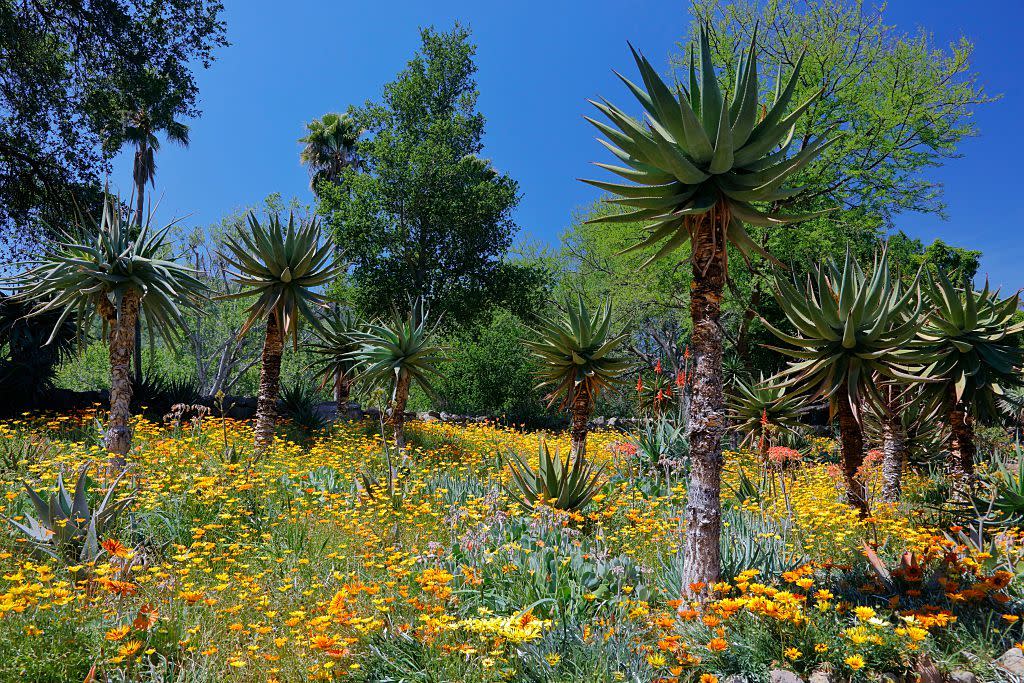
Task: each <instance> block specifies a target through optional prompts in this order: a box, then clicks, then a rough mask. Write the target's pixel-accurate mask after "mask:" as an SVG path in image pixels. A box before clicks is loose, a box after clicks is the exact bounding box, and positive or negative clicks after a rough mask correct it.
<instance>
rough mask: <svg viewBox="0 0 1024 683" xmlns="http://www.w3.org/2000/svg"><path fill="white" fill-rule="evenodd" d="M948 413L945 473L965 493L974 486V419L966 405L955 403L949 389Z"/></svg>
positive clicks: (957, 488)
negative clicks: (947, 454)
mask: <svg viewBox="0 0 1024 683" xmlns="http://www.w3.org/2000/svg"><path fill="white" fill-rule="evenodd" d="M950 404H951V405H952V408H951V409H950V411H949V436H950V438H949V463H948V465H947V471H948V474H949V476H950V478H951V479H952V480H953V485H954V488H955V489H956V490H958V491H959V492H960V493H966V492H967V491H969V490H970V489H971V488H973V486H974V456H975V453H976V449H975V446H974V418H973V417H971V414H970V411H969V410H968V407H967V405H965V404H964V402H963V401H957V400H956V395H955V394H954V393H953V390H952V389H950Z"/></svg>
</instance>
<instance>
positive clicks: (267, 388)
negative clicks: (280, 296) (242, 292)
mask: <svg viewBox="0 0 1024 683" xmlns="http://www.w3.org/2000/svg"><path fill="white" fill-rule="evenodd" d="M283 349H284V336H283V335H282V333H281V326H280V325H279V324H278V320H277V314H276V313H271V314H270V315H269V316H268V317H267V336H266V339H265V340H264V342H263V356H262V358H261V361H262V362H261V365H260V393H259V397H258V398H257V400H256V429H255V444H256V455H258V456H259V455H263V453H264V452H265V451H266V449H267V448H269V447H270V445H271V444H273V443H274V427H275V424H276V422H277V396H278V394H279V393H280V391H281V352H282V350H283Z"/></svg>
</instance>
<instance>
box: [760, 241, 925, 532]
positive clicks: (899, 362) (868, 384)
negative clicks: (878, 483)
mask: <svg viewBox="0 0 1024 683" xmlns="http://www.w3.org/2000/svg"><path fill="white" fill-rule="evenodd" d="M774 285H775V286H774V293H775V299H776V300H777V301H778V302H779V306H780V307H781V308H782V311H783V313H785V315H786V318H787V319H788V320H789V322H790V324H791V325H792V326H793V327H794V328H796V334H795V335H791V334H787V333H785V332H782V331H781V330H779V329H777V328H776V327H774V326H772V325H771V324H770V323H767V322H765V326H766V327H767V328H768V329H769V330H771V332H772V333H773V334H774V335H775V336H776V337H778V338H779V339H781V340H782V341H784V342H785V343H786V344H787V345H788V346H786V347H783V348H776V350H777V351H779V352H781V353H783V354H785V355H787V356H790V357H792V358H795V359H796V360H795V361H793V362H791V363H790V364H789V367H788V368H787V369H785V370H783V371H782V372H780V373H779V375H778V376H777V377H776V378H775V379H774V380H773V385H774V386H776V387H779V388H785V389H787V390H790V391H792V392H793V393H794V394H803V395H806V396H809V397H810V398H812V399H816V398H826V399H828V402H829V409H830V415H831V416H833V417H834V416H836V415H838V417H839V433H840V442H841V446H842V456H843V471H844V474H845V476H846V482H847V487H848V490H849V498H850V502H851V503H852V504H853V505H855V506H856V507H858V508H860V510H861V511H862V512H863V513H866V512H867V496H866V491H865V488H864V484H863V482H860V481H858V480H857V478H856V474H857V470H858V469H859V468H860V466H861V464H862V463H863V460H864V435H863V431H862V428H861V406H862V403H863V402H864V401H867V402H871V403H873V404H875V405H882V404H883V400H882V398H881V395H880V391H879V383H880V381H881V380H883V379H888V380H905V381H910V382H915V381H918V377H917V376H916V375H914V374H912V373H911V371H910V368H909V367H908V366H907V365H906V363H905V362H904V356H905V355H906V349H907V346H908V344H910V342H911V340H913V338H914V333H915V331H916V329H917V327H918V324H919V323H918V316H919V314H920V311H921V301H920V297H918V296H916V293H917V285H916V283H915V284H914V285H913V286H911V287H909V288H907V289H906V291H902V289H901V287H900V284H899V282H898V281H894V280H892V279H890V276H889V263H888V258H887V255H886V252H885V251H884V250H883V251H882V254H881V257H876V258H875V262H874V268H873V272H872V274H871V276H870V277H868V276H867V275H865V273H864V271H863V270H862V269H861V267H860V265H859V264H858V263H857V262H856V261H855V260H854V259H853V258H852V257H851V256H850V251H849V249H847V252H846V259H845V261H844V263H843V267H842V269H841V270H840V269H839V268H838V267H837V266H836V264H835V262H833V261H829V262H827V263H825V264H824V265H819V266H817V268H816V269H815V273H814V276H808V278H807V286H806V287H804V288H800V287H799V285H798V284H797V283H796V282H795V281H793V282H792V283H790V282H787V281H786V279H785V278H782V277H779V276H776V277H775V278H774ZM794 347H795V348H794ZM918 357H919V358H920V355H919V356H918Z"/></svg>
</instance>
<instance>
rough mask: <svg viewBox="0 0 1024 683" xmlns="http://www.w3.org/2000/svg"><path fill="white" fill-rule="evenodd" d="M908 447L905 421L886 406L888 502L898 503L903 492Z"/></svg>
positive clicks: (884, 437) (884, 492)
mask: <svg viewBox="0 0 1024 683" xmlns="http://www.w3.org/2000/svg"><path fill="white" fill-rule="evenodd" d="M906 449H907V437H906V434H904V432H903V423H902V422H901V421H900V418H899V416H898V415H896V414H895V413H894V412H893V411H892V410H891V409H890V406H886V409H885V413H884V415H883V416H882V482H883V483H882V500H884V501H885V502H886V503H898V502H899V500H900V496H901V495H902V493H903V466H904V465H905V464H906Z"/></svg>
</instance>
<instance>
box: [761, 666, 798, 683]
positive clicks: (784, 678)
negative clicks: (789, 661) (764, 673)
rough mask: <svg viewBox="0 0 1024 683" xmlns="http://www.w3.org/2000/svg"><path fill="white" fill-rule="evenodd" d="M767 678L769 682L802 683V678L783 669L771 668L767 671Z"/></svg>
mask: <svg viewBox="0 0 1024 683" xmlns="http://www.w3.org/2000/svg"><path fill="white" fill-rule="evenodd" d="M768 680H769V681H771V683H804V679H802V678H800V677H799V676H797V675H796V674H795V673H793V672H792V671H786V670H785V669H772V670H771V671H769V672H768Z"/></svg>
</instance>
